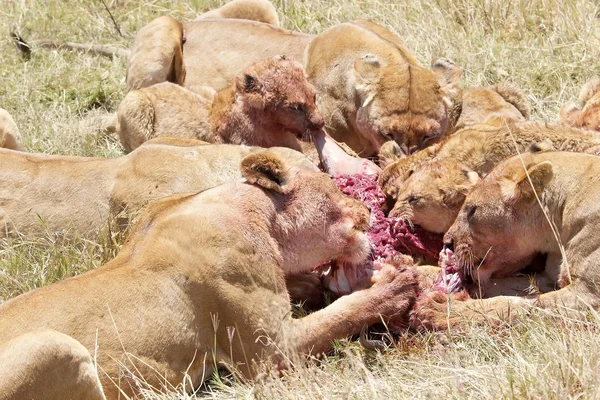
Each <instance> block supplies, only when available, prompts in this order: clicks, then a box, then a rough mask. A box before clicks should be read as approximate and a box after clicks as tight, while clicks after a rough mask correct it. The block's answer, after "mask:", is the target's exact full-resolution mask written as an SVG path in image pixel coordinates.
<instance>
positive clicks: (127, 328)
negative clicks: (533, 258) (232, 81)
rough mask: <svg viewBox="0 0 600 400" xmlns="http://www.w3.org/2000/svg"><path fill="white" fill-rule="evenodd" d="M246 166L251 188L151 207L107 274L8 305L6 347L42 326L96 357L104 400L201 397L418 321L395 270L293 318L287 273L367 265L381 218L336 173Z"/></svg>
mask: <svg viewBox="0 0 600 400" xmlns="http://www.w3.org/2000/svg"><path fill="white" fill-rule="evenodd" d="M241 169H242V172H241V174H242V175H243V176H244V177H245V178H246V180H247V183H242V182H232V183H228V184H224V185H221V186H218V187H216V188H213V189H211V190H207V191H204V192H202V193H200V194H182V195H175V196H171V197H169V198H166V199H162V200H158V201H156V202H154V203H152V204H151V205H150V206H149V207H148V208H147V209H146V211H145V214H144V215H143V216H142V217H141V219H140V221H139V222H138V224H137V226H136V228H135V229H134V230H133V231H132V233H131V234H130V236H129V237H128V240H127V241H126V243H125V244H124V245H123V248H122V249H121V251H120V252H119V254H118V255H117V257H116V258H115V259H113V260H112V261H110V262H109V263H108V264H106V265H103V266H101V267H99V268H98V269H96V270H93V271H90V272H87V273H85V274H83V275H79V276H76V277H73V278H69V279H66V280H64V281H61V282H58V283H55V284H53V285H50V286H46V287H43V288H40V289H37V290H33V291H31V292H27V293H25V294H23V295H21V296H18V297H16V298H14V299H11V300H9V301H7V302H5V303H3V304H2V305H0V319H2V321H3V322H5V323H3V324H0V343H5V342H7V341H9V340H12V339H13V338H15V337H17V336H19V335H22V334H24V333H27V332H30V331H34V330H37V329H40V328H50V329H54V330H56V331H58V332H62V333H64V334H66V335H69V336H71V337H73V338H74V339H75V340H77V341H79V342H80V343H81V344H82V345H83V346H84V347H86V348H87V349H88V350H89V352H90V353H94V354H97V361H98V366H99V368H101V369H102V371H104V373H103V374H102V375H101V377H100V379H101V381H102V386H103V388H104V392H105V394H106V397H107V398H109V399H116V398H117V397H118V395H119V390H122V391H123V392H124V393H125V394H127V395H132V394H133V393H137V392H138V391H139V390H140V389H142V390H143V389H148V388H152V389H153V390H158V391H160V390H161V389H166V388H169V387H182V386H180V385H183V387H182V389H183V391H184V392H187V391H191V390H193V389H195V388H197V387H198V386H199V385H200V384H201V383H202V381H203V380H205V379H207V378H208V377H210V376H211V374H212V371H213V370H214V368H215V366H217V365H226V366H229V367H231V368H235V369H236V371H238V372H239V373H241V374H242V375H245V376H247V377H252V376H254V375H255V374H256V373H257V372H258V371H259V370H260V369H259V368H260V361H261V360H262V361H266V362H267V364H269V363H271V364H273V365H275V367H276V368H280V369H282V368H285V367H286V365H287V362H286V360H289V359H290V358H288V357H291V359H292V360H293V359H294V357H295V356H299V355H303V354H310V353H312V352H314V353H315V354H316V353H320V352H323V351H327V350H328V349H330V348H331V341H332V340H333V339H335V338H341V337H345V336H348V335H352V334H357V333H358V332H359V331H360V329H361V327H362V326H363V325H368V324H372V323H375V322H378V321H379V320H380V318H381V317H382V316H384V317H391V316H393V315H396V314H398V313H399V314H404V313H406V311H407V309H408V307H410V305H411V304H412V302H413V301H414V296H415V294H416V289H417V288H416V279H415V276H414V274H413V273H412V272H411V271H409V270H407V269H404V270H402V269H396V267H392V266H384V267H382V269H381V270H380V271H379V273H378V274H377V276H374V277H373V278H372V283H373V286H372V287H371V288H369V289H366V290H363V291H360V292H357V293H353V294H352V295H349V296H345V297H344V298H343V299H340V300H339V301H336V302H334V303H333V304H332V305H330V306H328V307H326V308H325V309H323V310H320V311H318V312H316V313H313V314H311V315H309V316H307V317H305V318H302V319H299V320H293V319H292V317H291V310H290V305H289V301H290V299H289V296H288V294H287V291H286V286H285V281H284V275H285V274H286V273H300V272H307V271H310V270H311V269H312V268H313V267H314V266H315V265H319V264H320V263H322V262H324V261H326V260H330V259H340V260H341V261H342V262H352V263H361V262H364V261H365V260H366V259H367V257H368V255H369V251H370V247H369V242H368V238H367V236H366V229H367V228H368V221H369V211H368V209H367V208H366V207H365V206H364V205H363V204H362V203H360V202H358V201H356V200H352V199H349V198H347V197H345V196H343V195H342V194H341V192H340V191H339V189H337V187H336V186H335V184H334V183H333V181H332V180H331V178H330V177H329V176H327V175H326V174H323V173H317V172H311V171H303V170H300V169H298V168H296V167H293V166H291V165H288V164H287V163H285V162H283V161H282V160H281V159H279V158H278V157H276V156H274V155H273V154H272V153H269V152H260V153H253V154H251V155H249V156H247V157H245V158H244V160H242V162H241ZM299 216H301V217H299ZM132 283H134V284H132ZM383 299H385V300H383ZM146 385H147V386H146ZM165 385H166V386H165Z"/></svg>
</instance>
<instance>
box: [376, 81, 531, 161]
mask: <svg viewBox="0 0 600 400" xmlns="http://www.w3.org/2000/svg"><path fill="white" fill-rule="evenodd" d="M530 115H531V105H530V104H529V101H528V100H527V99H526V98H525V96H524V95H523V94H522V93H521V92H520V91H519V90H518V89H517V88H516V87H515V86H514V85H512V84H510V83H508V82H501V83H499V84H497V85H493V86H488V87H473V88H470V89H467V90H465V91H464V92H463V97H462V109H461V112H460V117H459V118H458V121H457V123H456V130H459V129H464V128H469V127H472V126H474V125H480V124H491V125H494V124H496V125H503V124H505V123H506V122H507V121H508V122H524V121H526V120H528V119H529V117H530ZM404 157H406V154H405V152H403V151H402V149H401V148H400V147H399V146H398V145H397V143H396V142H394V141H389V142H387V143H385V144H384V145H383V146H381V149H380V150H379V154H378V158H379V165H380V166H381V167H382V168H385V167H387V166H388V165H390V164H392V163H394V162H396V161H398V160H399V159H401V158H404Z"/></svg>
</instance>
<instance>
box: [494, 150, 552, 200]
mask: <svg viewBox="0 0 600 400" xmlns="http://www.w3.org/2000/svg"><path fill="white" fill-rule="evenodd" d="M553 177H554V171H553V170H552V163H551V162H550V161H543V162H541V163H538V164H535V165H532V166H530V167H529V168H527V171H525V170H521V171H520V172H519V174H518V175H517V177H516V179H515V180H514V181H513V185H514V186H513V188H512V190H503V194H504V196H505V200H507V201H510V202H513V203H515V204H517V203H518V204H522V205H524V206H525V207H531V206H532V205H533V204H534V203H535V202H536V201H537V198H539V197H540V196H541V195H542V192H543V191H544V189H545V188H546V186H547V185H548V183H550V181H551V180H552V178H553ZM511 192H512V193H511Z"/></svg>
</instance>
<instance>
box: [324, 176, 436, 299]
mask: <svg viewBox="0 0 600 400" xmlns="http://www.w3.org/2000/svg"><path fill="white" fill-rule="evenodd" d="M334 181H335V183H336V185H338V187H339V188H340V190H341V191H342V192H343V193H344V194H346V195H348V196H350V197H353V198H355V199H357V200H360V201H362V202H363V203H364V204H365V205H366V206H367V207H369V208H370V209H371V221H370V228H369V231H368V232H367V235H368V237H369V240H370V241H371V257H370V260H369V261H368V262H367V263H366V264H365V265H359V266H355V265H338V264H336V263H330V264H328V265H327V266H326V267H330V268H329V271H328V272H327V273H326V275H325V285H326V286H327V287H328V288H329V289H330V290H331V291H333V292H334V293H338V294H348V293H351V292H352V291H353V290H354V289H355V288H357V287H359V285H360V282H361V281H364V279H366V278H368V277H370V276H372V275H373V273H374V272H373V271H374V270H377V269H378V267H377V266H376V265H377V264H378V263H381V262H384V261H385V260H388V259H391V258H393V257H394V256H396V255H398V254H399V253H403V254H409V255H412V256H414V255H422V256H426V257H428V258H437V255H438V253H439V251H440V249H441V247H442V236H441V235H439V234H434V233H431V232H428V231H425V230H423V229H422V228H420V227H415V228H414V229H412V228H411V227H410V226H408V224H406V223H405V222H404V221H402V220H400V219H398V218H388V217H386V216H385V214H384V213H383V211H382V210H381V206H382V205H383V203H384V202H385V195H384V194H383V191H382V190H381V188H380V187H379V185H377V177H376V176H375V175H369V174H355V175H351V176H346V175H345V176H339V177H337V178H335V179H334Z"/></svg>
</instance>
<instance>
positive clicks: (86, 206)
mask: <svg viewBox="0 0 600 400" xmlns="http://www.w3.org/2000/svg"><path fill="white" fill-rule="evenodd" d="M173 141H174V140H173V139H170V138H160V139H155V140H154V141H152V142H149V143H147V144H145V145H143V146H141V147H139V148H138V149H137V150H136V151H134V152H132V153H130V154H128V155H126V156H123V157H118V158H112V159H100V158H85V157H68V156H47V155H42V154H29V153H21V152H13V151H8V150H4V151H1V150H0V154H1V155H2V157H0V165H1V168H0V171H1V172H0V177H1V178H2V182H3V185H2V188H1V189H0V199H1V200H0V204H1V206H2V208H1V212H0V226H1V227H2V236H5V235H15V234H17V233H19V234H22V235H25V236H26V237H39V236H43V235H46V234H51V235H55V234H60V235H61V236H62V235H67V236H71V237H77V236H80V237H97V235H98V234H99V233H102V231H103V230H104V229H107V228H108V227H109V222H115V221H112V220H113V219H115V218H117V219H120V218H121V217H124V218H125V220H126V219H127V218H126V217H128V216H131V215H135V213H136V212H137V211H139V210H140V209H141V208H142V207H144V206H145V205H146V204H147V203H148V202H149V201H151V200H155V199H159V198H162V197H166V196H170V195H172V194H175V193H182V192H200V191H203V190H206V189H208V188H211V187H214V186H217V185H220V184H222V183H225V182H230V181H234V180H237V179H241V175H240V172H239V163H240V161H241V159H242V158H243V157H244V156H246V155H248V154H250V153H252V152H254V151H257V150H258V149H259V148H255V147H254V148H253V147H247V146H236V145H226V144H222V145H208V144H201V143H202V142H199V141H196V140H193V141H192V140H189V141H188V142H189V143H187V145H182V141H183V142H184V143H183V144H186V143H185V140H182V139H177V140H175V141H174V145H170V144H169V143H171V142H173ZM162 143H167V144H162ZM273 152H274V153H275V154H277V155H279V156H280V157H282V158H285V159H286V160H287V161H288V162H289V163H290V164H294V165H297V166H299V167H302V168H304V169H310V170H317V168H316V167H315V166H314V165H313V164H312V163H311V162H310V161H309V160H308V159H306V158H305V157H304V156H303V155H302V154H301V153H299V152H296V151H294V150H291V149H286V148H274V149H273ZM117 222H118V221H117ZM111 226H112V224H111Z"/></svg>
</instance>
